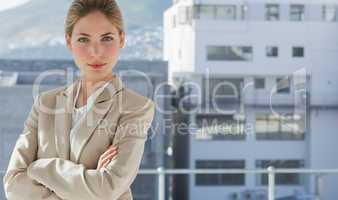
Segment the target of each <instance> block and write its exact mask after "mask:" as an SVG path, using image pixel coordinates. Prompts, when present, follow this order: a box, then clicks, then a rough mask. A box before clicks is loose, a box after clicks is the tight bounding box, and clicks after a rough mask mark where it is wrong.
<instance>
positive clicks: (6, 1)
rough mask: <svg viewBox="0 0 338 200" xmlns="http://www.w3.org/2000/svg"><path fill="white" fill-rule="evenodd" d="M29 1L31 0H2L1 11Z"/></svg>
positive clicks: (0, 2)
mask: <svg viewBox="0 0 338 200" xmlns="http://www.w3.org/2000/svg"><path fill="white" fill-rule="evenodd" d="M29 1H31V0H0V11H3V10H7V9H9V8H13V7H16V6H19V5H22V4H25V3H27V2H29Z"/></svg>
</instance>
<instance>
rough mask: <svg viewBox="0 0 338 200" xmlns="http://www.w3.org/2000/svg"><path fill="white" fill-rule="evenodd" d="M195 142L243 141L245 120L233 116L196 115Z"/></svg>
mask: <svg viewBox="0 0 338 200" xmlns="http://www.w3.org/2000/svg"><path fill="white" fill-rule="evenodd" d="M196 125H197V132H196V139H197V140H243V139H245V130H244V129H245V120H244V119H235V117H234V115H225V114H224V115H222V114H218V115H197V116H196Z"/></svg>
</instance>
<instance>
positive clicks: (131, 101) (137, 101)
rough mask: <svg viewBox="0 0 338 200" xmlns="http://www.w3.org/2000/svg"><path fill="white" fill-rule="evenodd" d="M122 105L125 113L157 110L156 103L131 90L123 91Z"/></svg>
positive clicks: (125, 89)
mask: <svg viewBox="0 0 338 200" xmlns="http://www.w3.org/2000/svg"><path fill="white" fill-rule="evenodd" d="M120 97H121V104H122V110H123V112H135V111H151V112H153V111H154V109H155V103H154V101H153V100H151V99H150V98H148V97H145V96H143V95H141V94H139V93H137V92H135V91H133V90H131V89H128V88H124V89H123V90H122V95H121V96H120Z"/></svg>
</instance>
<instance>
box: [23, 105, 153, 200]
mask: <svg viewBox="0 0 338 200" xmlns="http://www.w3.org/2000/svg"><path fill="white" fill-rule="evenodd" d="M144 107H145V109H142V110H138V111H135V112H131V113H128V114H122V115H121V118H120V121H119V125H118V127H117V129H116V131H115V136H114V137H115V138H114V142H113V143H114V145H117V146H118V148H119V153H118V154H117V156H116V157H114V158H113V159H112V161H111V162H110V163H109V164H108V165H107V167H106V168H101V169H100V170H96V169H95V170H94V169H86V168H85V167H84V166H83V165H82V164H76V163H74V162H72V161H69V160H64V159H60V158H50V159H49V158H47V159H40V160H37V161H35V162H33V163H32V164H31V165H30V166H29V168H28V176H30V177H31V178H34V179H35V180H37V181H38V182H40V183H42V184H44V185H46V186H47V187H49V188H51V189H52V190H53V191H54V192H55V193H56V194H57V195H58V196H60V197H61V198H63V199H72V200H101V199H102V200H106V199H111V200H115V199H118V198H119V197H120V196H121V195H122V194H123V193H124V192H126V191H127V190H128V188H129V187H130V185H131V184H132V182H133V181H134V179H135V177H136V175H137V171H138V169H139V166H140V162H141V159H142V155H143V151H144V143H145V141H146V139H147V130H148V129H149V127H150V125H151V122H152V120H153V117H154V109H155V106H154V103H153V102H152V101H148V103H147V104H146V106H144Z"/></svg>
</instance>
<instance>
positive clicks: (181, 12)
mask: <svg viewBox="0 0 338 200" xmlns="http://www.w3.org/2000/svg"><path fill="white" fill-rule="evenodd" d="M191 22H192V7H188V6H182V7H179V9H178V23H179V24H191Z"/></svg>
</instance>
